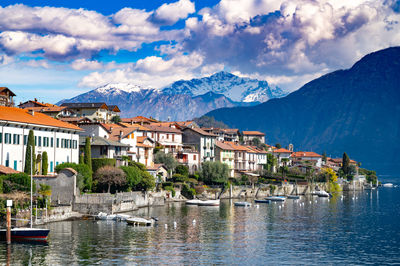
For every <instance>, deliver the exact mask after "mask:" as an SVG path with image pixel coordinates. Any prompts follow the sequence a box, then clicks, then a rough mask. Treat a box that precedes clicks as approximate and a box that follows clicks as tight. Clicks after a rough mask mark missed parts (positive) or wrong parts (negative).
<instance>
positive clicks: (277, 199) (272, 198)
mask: <svg viewBox="0 0 400 266" xmlns="http://www.w3.org/2000/svg"><path fill="white" fill-rule="evenodd" d="M264 199H265V200H270V201H285V200H286V198H285V197H284V196H269V197H266V198H264Z"/></svg>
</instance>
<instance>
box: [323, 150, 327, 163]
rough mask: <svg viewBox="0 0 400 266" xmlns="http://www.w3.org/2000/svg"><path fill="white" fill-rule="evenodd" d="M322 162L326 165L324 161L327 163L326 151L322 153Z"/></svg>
mask: <svg viewBox="0 0 400 266" xmlns="http://www.w3.org/2000/svg"><path fill="white" fill-rule="evenodd" d="M322 161H323V162H324V163H326V161H327V156H326V151H324V153H323V154H322Z"/></svg>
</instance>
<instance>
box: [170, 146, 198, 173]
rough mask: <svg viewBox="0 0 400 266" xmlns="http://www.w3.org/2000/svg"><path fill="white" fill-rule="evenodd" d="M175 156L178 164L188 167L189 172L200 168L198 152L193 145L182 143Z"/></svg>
mask: <svg viewBox="0 0 400 266" xmlns="http://www.w3.org/2000/svg"><path fill="white" fill-rule="evenodd" d="M175 157H176V160H177V161H178V162H179V163H180V164H183V165H186V166H187V167H188V168H189V173H191V174H193V173H194V172H196V171H198V170H199V169H200V154H199V151H198V150H197V147H196V146H195V145H183V146H182V149H181V150H180V151H178V152H177V154H176V156H175Z"/></svg>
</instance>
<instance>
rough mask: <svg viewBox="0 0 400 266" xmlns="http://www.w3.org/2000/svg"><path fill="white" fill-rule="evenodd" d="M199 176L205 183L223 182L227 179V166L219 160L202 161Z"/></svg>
mask: <svg viewBox="0 0 400 266" xmlns="http://www.w3.org/2000/svg"><path fill="white" fill-rule="evenodd" d="M200 176H201V178H202V180H203V181H204V183H206V184H215V183H225V182H227V181H228V177H229V167H228V165H227V164H224V163H221V162H204V163H203V164H202V166H201V171H200Z"/></svg>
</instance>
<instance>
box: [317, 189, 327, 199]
mask: <svg viewBox="0 0 400 266" xmlns="http://www.w3.org/2000/svg"><path fill="white" fill-rule="evenodd" d="M314 194H315V195H317V196H318V197H323V198H328V197H330V196H331V194H329V193H328V192H326V191H325V190H318V191H315V192H314Z"/></svg>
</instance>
